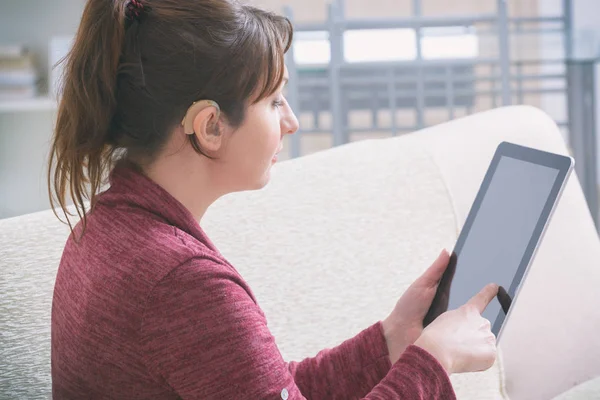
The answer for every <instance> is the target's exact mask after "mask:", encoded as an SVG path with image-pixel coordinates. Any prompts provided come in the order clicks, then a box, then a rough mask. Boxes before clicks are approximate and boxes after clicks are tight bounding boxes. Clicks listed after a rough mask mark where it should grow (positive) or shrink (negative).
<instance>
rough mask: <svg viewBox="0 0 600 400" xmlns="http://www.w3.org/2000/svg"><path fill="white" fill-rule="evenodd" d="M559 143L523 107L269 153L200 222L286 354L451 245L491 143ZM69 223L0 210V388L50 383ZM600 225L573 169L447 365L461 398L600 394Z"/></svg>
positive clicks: (37, 390) (551, 127) (324, 341)
mask: <svg viewBox="0 0 600 400" xmlns="http://www.w3.org/2000/svg"><path fill="white" fill-rule="evenodd" d="M502 141H511V142H514V143H518V144H522V145H526V146H532V147H536V148H539V149H542V150H547V151H552V152H557V153H564V154H566V153H567V152H568V149H567V147H566V145H565V142H564V141H563V137H562V135H561V133H560V131H559V129H558V128H557V126H556V124H555V123H554V122H553V121H552V120H551V119H550V118H549V117H548V116H547V115H546V114H544V113H543V112H542V111H540V110H538V109H536V108H533V107H526V106H514V107H506V108H499V109H495V110H491V111H487V112H483V113H479V114H475V115H472V116H468V117H465V118H461V119H457V120H454V121H451V122H448V123H444V124H442V125H438V126H435V127H432V128H428V129H424V130H422V131H419V132H415V133H412V134H407V135H403V136H399V137H394V138H389V139H377V140H365V141H360V142H354V143H350V144H347V145H344V146H340V147H336V148H332V149H329V150H326V151H321V152H318V153H314V154H311V155H307V156H304V157H300V158H297V159H293V160H289V161H285V162H281V163H279V164H278V165H276V166H275V167H274V169H273V174H272V181H271V183H270V184H269V185H268V186H267V187H266V188H265V189H263V190H261V191H256V192H243V193H236V194H231V195H228V196H226V197H224V198H222V199H220V200H219V201H218V202H217V203H216V204H214V205H213V206H212V207H211V208H210V209H209V211H208V213H207V214H206V215H205V217H204V219H203V220H202V226H203V228H204V229H205V230H206V232H207V233H208V235H209V236H210V237H211V238H212V240H213V241H214V242H215V244H216V245H217V247H219V249H220V250H221V252H222V253H223V254H224V255H225V256H226V257H227V258H228V259H229V260H230V261H231V262H232V263H233V265H235V266H236V267H237V268H238V270H239V271H240V272H241V274H242V275H243V276H244V277H245V278H246V280H247V281H248V282H249V283H250V285H251V287H252V288H253V290H254V292H255V294H256V296H257V298H258V301H259V303H260V305H261V306H262V308H263V309H264V311H265V313H266V316H267V318H268V321H269V326H270V329H271V330H272V332H273V334H274V336H275V337H276V339H277V343H278V346H279V348H280V350H281V352H282V354H283V356H284V357H285V358H286V359H288V360H298V359H302V358H304V357H307V356H312V355H314V354H316V352H317V351H319V350H321V349H323V348H326V347H331V346H335V345H337V344H339V343H340V342H341V341H343V340H344V339H346V338H348V337H350V336H353V335H355V334H356V333H358V332H359V331H360V330H362V329H363V328H365V327H367V326H368V325H370V324H372V323H374V322H376V321H378V320H380V319H382V318H384V317H385V316H386V315H387V314H388V313H389V312H390V311H391V310H392V308H393V306H394V304H395V302H396V301H397V299H398V298H399V297H400V295H401V294H402V293H403V291H404V290H405V289H406V288H407V287H408V285H409V284H410V283H411V282H412V281H414V279H416V278H417V277H418V276H419V275H420V274H421V273H422V272H423V271H424V270H425V269H426V268H427V267H428V266H429V265H430V264H431V262H432V261H433V260H434V259H435V258H436V256H437V254H438V253H439V251H440V249H441V248H447V249H452V247H453V245H454V242H455V240H456V238H457V236H458V234H459V232H460V228H461V226H462V224H463V223H464V221H465V218H466V216H467V213H468V212H469V209H470V206H471V203H472V201H473V199H474V197H475V195H476V193H477V190H478V188H479V185H480V183H481V180H482V178H483V175H484V173H485V171H486V169H487V167H488V165H489V162H490V160H491V157H492V155H493V153H494V151H495V149H496V146H497V145H498V144H499V143H500V142H502ZM68 234H69V229H68V227H67V226H65V225H63V224H61V223H60V222H59V221H58V220H57V219H56V218H55V216H54V215H53V213H52V211H51V210H47V211H42V212H38V213H34V214H30V215H24V216H19V217H15V218H10V219H5V220H0V274H1V275H0V399H46V398H49V397H50V396H51V395H50V392H51V379H50V311H51V302H52V291H53V284H54V278H55V275H56V269H57V267H58V263H59V260H60V256H61V252H62V248H63V245H64V242H65V240H66V238H67V236H68ZM599 260H600V240H599V238H598V234H597V231H596V229H595V227H594V225H593V221H592V218H591V215H590V212H589V210H588V209H587V206H586V203H585V200H584V196H583V193H582V190H581V187H580V185H579V182H578V180H577V175H576V174H575V173H574V174H573V175H572V176H571V179H570V180H569V182H568V184H567V187H566V189H565V191H564V194H563V196H562V199H561V200H560V203H559V205H558V206H557V209H556V211H555V214H554V217H553V218H552V220H551V222H550V225H549V227H548V229H547V232H546V235H545V238H544V240H543V242H542V244H541V246H540V248H539V251H538V254H537V257H536V259H535V261H534V263H533V264H532V266H531V271H530V273H529V275H528V277H527V279H526V280H525V281H524V283H523V287H522V290H521V294H520V296H519V298H518V299H517V301H516V302H515V303H514V304H513V307H514V309H513V313H512V317H511V319H510V320H509V321H508V322H507V325H506V327H505V331H504V334H503V337H502V340H501V342H500V346H499V357H498V360H497V361H496V364H495V365H494V366H493V367H492V368H491V369H489V370H488V371H485V372H479V373H471V374H459V375H453V376H452V377H451V379H452V383H453V385H454V387H455V390H456V393H457V396H458V398H459V399H474V400H475V399H477V400H487V399H490V400H492V399H493V400H498V399H513V400H526V399H557V400H558V399H560V400H574V399H593V398H598V399H600V379H599V378H598V377H599V376H600V336H599V332H600V307H599V306H600V296H599V295H598V288H599V287H600V261H599Z"/></svg>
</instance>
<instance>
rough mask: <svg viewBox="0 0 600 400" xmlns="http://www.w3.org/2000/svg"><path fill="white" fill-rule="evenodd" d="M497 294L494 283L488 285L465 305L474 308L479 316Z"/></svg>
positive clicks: (496, 287) (496, 286)
mask: <svg viewBox="0 0 600 400" xmlns="http://www.w3.org/2000/svg"><path fill="white" fill-rule="evenodd" d="M497 294H498V285H496V284H495V283H490V284H489V285H487V286H486V287H484V288H483V289H482V290H481V292H479V293H477V294H476V295H475V296H473V298H471V300H469V301H468V302H467V304H469V305H472V306H475V308H476V309H477V311H479V314H481V313H483V311H484V310H485V308H486V307H487V306H488V304H490V302H491V301H492V300H493V299H494V297H496V295H497Z"/></svg>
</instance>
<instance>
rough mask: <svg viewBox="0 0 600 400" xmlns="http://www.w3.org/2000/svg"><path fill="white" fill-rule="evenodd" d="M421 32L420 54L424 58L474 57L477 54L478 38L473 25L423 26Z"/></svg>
mask: <svg viewBox="0 0 600 400" xmlns="http://www.w3.org/2000/svg"><path fill="white" fill-rule="evenodd" d="M421 33H422V36H421V54H422V55H423V58H424V59H426V60H434V59H457V58H461V59H463V58H475V57H477V56H478V55H479V39H478V37H477V34H476V32H475V28H474V27H461V26H444V27H440V28H424V29H422V30H421Z"/></svg>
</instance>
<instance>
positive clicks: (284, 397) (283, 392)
mask: <svg viewBox="0 0 600 400" xmlns="http://www.w3.org/2000/svg"><path fill="white" fill-rule="evenodd" d="M288 397H289V393H288V390H287V389H286V388H283V390H282V391H281V398H282V399H283V400H287V399H288Z"/></svg>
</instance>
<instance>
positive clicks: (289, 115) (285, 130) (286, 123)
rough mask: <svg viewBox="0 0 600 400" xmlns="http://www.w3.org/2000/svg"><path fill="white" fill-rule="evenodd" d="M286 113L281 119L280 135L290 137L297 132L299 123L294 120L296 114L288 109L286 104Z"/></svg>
mask: <svg viewBox="0 0 600 400" xmlns="http://www.w3.org/2000/svg"><path fill="white" fill-rule="evenodd" d="M285 108H286V112H285V114H284V115H283V118H282V119H281V133H282V134H283V135H292V134H294V133H296V132H297V131H298V128H299V127H300V123H299V122H298V118H296V114H294V111H292V109H291V108H290V106H289V105H288V104H286V107H285Z"/></svg>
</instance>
